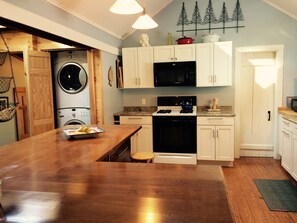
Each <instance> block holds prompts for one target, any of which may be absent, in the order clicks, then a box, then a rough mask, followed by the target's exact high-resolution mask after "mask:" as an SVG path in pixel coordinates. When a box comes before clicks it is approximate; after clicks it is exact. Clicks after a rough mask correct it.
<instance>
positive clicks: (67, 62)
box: [53, 51, 90, 109]
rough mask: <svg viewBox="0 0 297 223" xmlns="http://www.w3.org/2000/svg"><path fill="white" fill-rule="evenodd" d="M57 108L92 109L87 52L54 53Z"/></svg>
mask: <svg viewBox="0 0 297 223" xmlns="http://www.w3.org/2000/svg"><path fill="white" fill-rule="evenodd" d="M53 62H54V77H55V92H56V107H57V109H60V108H73V107H83V108H90V96H89V95H90V94H89V83H88V63H87V52H86V51H63V52H56V53H53Z"/></svg>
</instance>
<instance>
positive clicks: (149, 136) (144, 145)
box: [136, 125, 153, 152]
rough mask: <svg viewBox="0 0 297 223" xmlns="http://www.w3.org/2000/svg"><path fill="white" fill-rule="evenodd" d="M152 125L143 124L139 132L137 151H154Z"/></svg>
mask: <svg viewBox="0 0 297 223" xmlns="http://www.w3.org/2000/svg"><path fill="white" fill-rule="evenodd" d="M152 129H153V128H152V125H142V128H141V129H140V131H139V132H138V141H137V148H136V150H137V152H153V130H152Z"/></svg>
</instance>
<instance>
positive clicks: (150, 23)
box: [132, 9, 158, 29]
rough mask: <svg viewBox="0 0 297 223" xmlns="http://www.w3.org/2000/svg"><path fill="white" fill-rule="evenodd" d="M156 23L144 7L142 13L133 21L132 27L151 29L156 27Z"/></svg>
mask: <svg viewBox="0 0 297 223" xmlns="http://www.w3.org/2000/svg"><path fill="white" fill-rule="evenodd" d="M157 26H158V24H157V23H156V22H155V21H154V20H153V19H152V18H151V17H150V16H149V15H148V14H146V12H145V9H144V10H143V12H142V15H141V16H140V17H139V18H138V19H137V20H136V22H134V24H133V25H132V28H134V29H153V28H156V27H157Z"/></svg>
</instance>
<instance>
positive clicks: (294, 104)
mask: <svg viewBox="0 0 297 223" xmlns="http://www.w3.org/2000/svg"><path fill="white" fill-rule="evenodd" d="M291 109H292V110H293V111H295V112H297V97H292V99H291Z"/></svg>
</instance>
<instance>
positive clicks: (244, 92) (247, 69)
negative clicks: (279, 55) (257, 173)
mask: <svg viewBox="0 0 297 223" xmlns="http://www.w3.org/2000/svg"><path fill="white" fill-rule="evenodd" d="M245 56H246V59H245V60H243V64H242V73H241V80H242V81H241V101H242V103H241V119H240V123H241V124H240V125H241V129H240V132H241V142H240V148H241V155H244V156H271V155H272V152H273V149H274V146H273V130H274V115H275V114H273V107H274V103H275V102H274V91H275V79H276V71H277V68H276V66H275V58H274V54H273V53H272V52H269V53H261V52H258V53H246V55H245Z"/></svg>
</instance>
